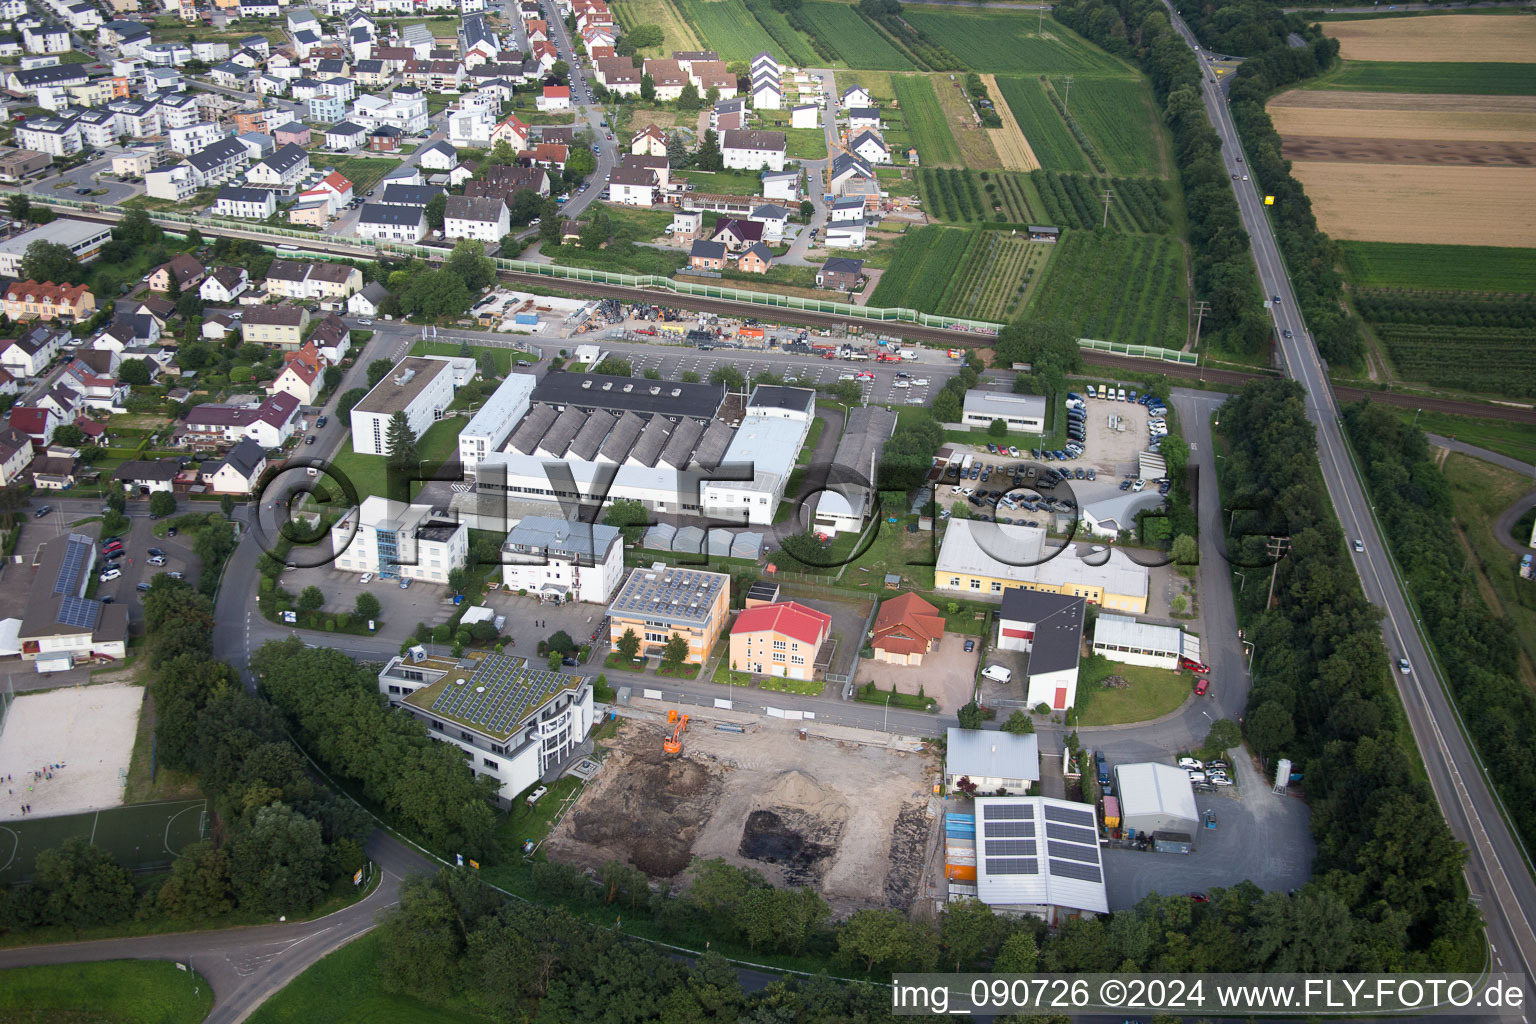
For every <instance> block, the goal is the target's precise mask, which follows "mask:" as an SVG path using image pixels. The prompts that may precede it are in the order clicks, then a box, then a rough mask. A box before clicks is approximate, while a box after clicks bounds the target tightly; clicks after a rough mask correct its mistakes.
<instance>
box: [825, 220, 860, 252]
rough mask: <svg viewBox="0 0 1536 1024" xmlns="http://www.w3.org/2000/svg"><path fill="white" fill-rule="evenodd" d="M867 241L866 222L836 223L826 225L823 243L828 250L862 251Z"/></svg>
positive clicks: (848, 221) (845, 221)
mask: <svg viewBox="0 0 1536 1024" xmlns="http://www.w3.org/2000/svg"><path fill="white" fill-rule="evenodd" d="M867 239H868V222H867V221H862V220H844V221H837V222H835V223H831V224H828V225H827V230H826V234H825V235H824V236H823V241H824V242H825V243H826V246H827V248H828V249H862V248H864V243H865V241H866V240H867Z"/></svg>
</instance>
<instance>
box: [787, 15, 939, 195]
mask: <svg viewBox="0 0 1536 1024" xmlns="http://www.w3.org/2000/svg"><path fill="white" fill-rule="evenodd" d="M757 2H760V3H766V2H767V0H757ZM891 87H892V88H893V89H894V91H895V93H896V100H897V102H899V103H900V104H901V114H902V116H903V117H904V118H905V119H906V122H907V131H908V132H910V133H911V135H912V140H911V141H912V145H914V146H916V147H917V152H918V157H919V159H921V160H922V162H923V163H924V164H927V165H933V164H959V163H963V162H964V161H962V160H961V159H960V149H959V147H958V146H956V145H955V136H954V133H953V132H951V131H950V128H949V119H948V118H946V117H945V116H944V110H943V108H942V107H940V106H939V98H938V96H937V95H935V94H934V91H933V83H932V82H930V81H929V80H928V79H927V78H925V77H916V76H912V75H892V76H891Z"/></svg>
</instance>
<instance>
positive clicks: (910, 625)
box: [869, 591, 944, 666]
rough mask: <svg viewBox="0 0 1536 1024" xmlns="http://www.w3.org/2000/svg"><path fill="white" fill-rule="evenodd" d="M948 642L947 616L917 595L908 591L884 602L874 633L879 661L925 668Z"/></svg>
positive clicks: (875, 649) (875, 650)
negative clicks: (930, 657) (945, 627)
mask: <svg viewBox="0 0 1536 1024" xmlns="http://www.w3.org/2000/svg"><path fill="white" fill-rule="evenodd" d="M943 639H944V616H943V615H942V614H941V613H940V612H939V610H938V609H937V608H935V607H934V606H933V605H931V604H929V603H928V602H927V601H925V600H923V599H922V598H921V597H919V596H918V595H917V594H914V593H912V592H911V591H907V592H906V593H903V594H901V595H900V596H898V597H893V598H891V599H890V600H889V601H884V602H881V604H880V611H879V613H878V614H877V615H876V616H875V622H874V627H873V629H872V631H871V633H870V639H869V646H870V647H872V648H873V649H874V652H875V657H874V660H876V661H883V662H886V663H887V664H891V665H912V666H916V665H921V664H922V663H923V658H924V657H926V656H927V655H928V654H931V653H932V652H934V651H936V650H938V648H939V645H940V644H941V642H942V641H943Z"/></svg>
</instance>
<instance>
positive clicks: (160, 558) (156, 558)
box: [149, 555, 165, 565]
mask: <svg viewBox="0 0 1536 1024" xmlns="http://www.w3.org/2000/svg"><path fill="white" fill-rule="evenodd" d="M149 564H150V565H164V564H165V556H164V555H150V556H149Z"/></svg>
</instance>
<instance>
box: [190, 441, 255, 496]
mask: <svg viewBox="0 0 1536 1024" xmlns="http://www.w3.org/2000/svg"><path fill="white" fill-rule="evenodd" d="M266 471H267V450H266V448H264V447H262V445H261V444H260V443H258V442H257V441H256V440H255V439H254V438H250V437H243V438H241V439H240V443H239V444H237V445H235V446H234V447H233V448H231V449H230V450H229V452H228V454H226V455H225V456H224V457H223V458H222V459H217V460H215V461H212V462H205V463H203V465H202V468H201V471H200V473H201V476H202V483H203V486H205V487H207V488H208V490H209V491H210V492H211V493H213V494H241V495H244V494H250V493H251V492H252V491H253V490H255V489H256V484H257V483H258V482H259V481H260V480H261V477H262V474H264V473H265V472H266Z"/></svg>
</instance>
